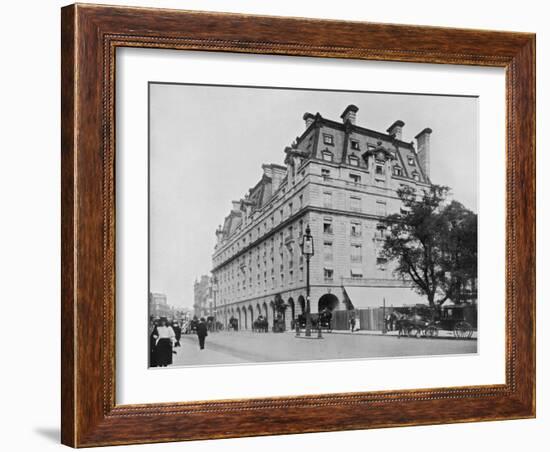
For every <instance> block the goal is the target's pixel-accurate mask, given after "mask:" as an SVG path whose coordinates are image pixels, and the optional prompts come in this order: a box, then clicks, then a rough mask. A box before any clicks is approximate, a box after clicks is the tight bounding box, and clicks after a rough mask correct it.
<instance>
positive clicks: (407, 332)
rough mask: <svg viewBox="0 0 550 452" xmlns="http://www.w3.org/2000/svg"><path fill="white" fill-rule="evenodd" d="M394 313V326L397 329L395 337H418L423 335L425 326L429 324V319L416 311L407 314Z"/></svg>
mask: <svg viewBox="0 0 550 452" xmlns="http://www.w3.org/2000/svg"><path fill="white" fill-rule="evenodd" d="M395 314H396V317H397V320H396V321H395V326H396V329H397V331H398V334H397V337H401V336H407V337H410V336H414V337H420V336H422V335H424V333H425V330H426V327H427V326H428V325H429V324H430V322H429V321H427V320H426V319H425V318H424V317H422V316H421V315H420V314H417V313H414V314H412V315H409V316H407V315H406V314H401V313H397V312H396V313H395Z"/></svg>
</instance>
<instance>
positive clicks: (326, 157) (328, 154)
mask: <svg viewBox="0 0 550 452" xmlns="http://www.w3.org/2000/svg"><path fill="white" fill-rule="evenodd" d="M322 156H323V160H324V161H325V162H332V161H333V160H334V156H333V155H332V152H330V151H323V152H322Z"/></svg>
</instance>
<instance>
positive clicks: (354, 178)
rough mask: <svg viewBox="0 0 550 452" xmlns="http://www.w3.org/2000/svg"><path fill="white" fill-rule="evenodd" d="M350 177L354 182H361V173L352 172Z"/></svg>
mask: <svg viewBox="0 0 550 452" xmlns="http://www.w3.org/2000/svg"><path fill="white" fill-rule="evenodd" d="M349 178H350V180H351V182H353V183H354V184H360V183H361V176H360V175H359V174H352V173H350V175H349Z"/></svg>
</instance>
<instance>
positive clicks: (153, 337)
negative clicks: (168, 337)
mask: <svg viewBox="0 0 550 452" xmlns="http://www.w3.org/2000/svg"><path fill="white" fill-rule="evenodd" d="M158 335H159V333H158V330H157V322H156V321H155V322H154V323H153V329H152V330H151V334H149V367H157V357H156V354H155V349H156V348H157V338H158Z"/></svg>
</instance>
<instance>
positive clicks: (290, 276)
mask: <svg viewBox="0 0 550 452" xmlns="http://www.w3.org/2000/svg"><path fill="white" fill-rule="evenodd" d="M288 282H289V283H290V284H292V283H293V282H294V272H293V271H292V270H290V271H289V272H288Z"/></svg>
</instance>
